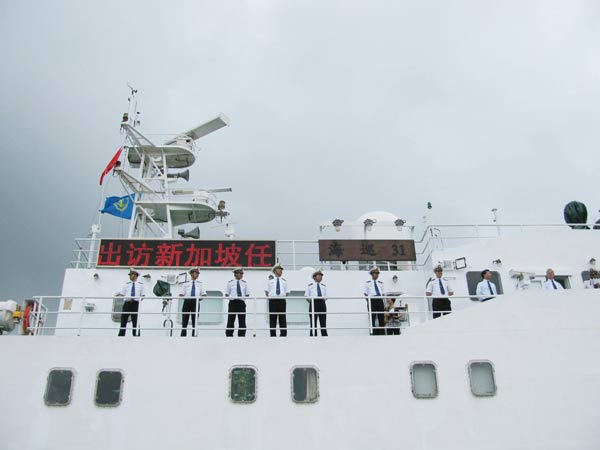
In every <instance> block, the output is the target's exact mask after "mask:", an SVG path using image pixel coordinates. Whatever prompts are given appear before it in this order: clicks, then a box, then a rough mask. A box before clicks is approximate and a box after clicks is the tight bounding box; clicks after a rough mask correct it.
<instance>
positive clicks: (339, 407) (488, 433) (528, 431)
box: [0, 290, 600, 450]
mask: <svg viewBox="0 0 600 450" xmlns="http://www.w3.org/2000/svg"><path fill="white" fill-rule="evenodd" d="M597 296H598V293H597V292H596V291H592V290H590V291H583V290H567V291H562V292H558V293H555V292H548V291H520V292H517V293H513V294H511V295H507V296H505V297H503V298H497V299H495V300H492V301H489V302H486V303H483V304H477V305H476V306H477V307H473V308H469V309H466V310H462V311H460V312H457V313H454V314H452V315H450V316H446V317H443V318H441V319H438V320H434V321H430V322H428V323H426V324H423V325H421V326H418V327H413V328H411V329H409V330H406V331H405V332H404V333H403V334H402V335H401V336H398V337H388V336H382V337H368V336H339V337H335V336H334V337H330V338H327V339H326V338H318V339H316V338H312V339H311V338H309V337H301V338H299V337H288V338H286V339H280V338H276V339H271V338H254V339H253V338H245V339H235V338H234V339H227V338H225V337H222V338H221V337H216V338H206V339H179V338H172V339H165V338H158V337H157V338H139V339H138V338H130V337H127V338H123V339H118V338H116V337H85V336H83V337H58V336H57V337H37V338H36V337H32V338H24V337H6V338H5V339H3V340H2V342H3V350H2V353H3V357H4V360H5V361H13V362H16V361H19V363H18V364H9V365H7V366H4V367H3V368H2V372H1V373H2V380H3V382H2V383H0V396H1V397H2V398H3V399H4V402H5V403H4V404H5V406H6V409H5V413H4V414H2V415H0V429H2V430H4V433H3V437H2V448H3V449H5V450H16V449H18V450H29V449H32V450H33V449H48V448H52V449H80V448H87V449H104V448H123V449H124V448H127V449H145V450H152V449H164V448H177V449H192V448H194V449H206V450H209V449H211V450H213V449H262V450H271V449H272V450H280V449H299V450H300V449H302V450H304V449H307V448H313V449H340V450H341V449H356V450H398V449H440V450H441V449H443V450H452V449H456V450H464V449H474V450H475V449H477V450H480V449H498V450H500V449H502V450H506V449H528V450H529V449H578V450H579V449H597V448H598V447H599V446H600V428H598V426H597V419H598V417H599V414H598V413H599V411H598V409H599V406H598V401H597V400H598V398H599V397H600V357H599V356H600V327H598V317H600V301H599V299H598V298H597ZM565 317H570V318H571V319H572V320H568V321H566V320H565ZM472 360H488V361H490V362H491V363H492V364H493V367H494V373H495V381H496V385H497V393H496V395H495V396H493V397H487V398H479V397H475V396H473V394H472V393H471V392H470V388H469V376H468V371H467V366H468V363H469V361H472ZM416 361H431V362H433V363H434V364H435V365H436V369H437V379H438V387H439V395H438V396H437V398H434V399H416V398H415V397H414V396H413V395H412V392H411V380H410V365H411V363H413V362H416ZM236 365H251V366H254V367H256V368H257V371H258V378H257V399H256V401H255V402H254V403H251V404H234V403H232V402H231V401H230V400H229V398H228V392H229V387H228V382H229V370H230V369H231V368H232V367H233V366H236ZM298 365H309V366H314V367H316V368H318V371H319V400H318V401H317V402H316V403H313V404H297V403H294V402H293V401H292V399H291V369H292V367H294V366H298ZM56 367H67V368H72V369H74V371H75V373H76V375H75V379H74V387H73V393H72V401H71V404H70V405H68V406H66V407H47V406H45V405H44V400H43V396H44V390H45V385H46V377H47V375H48V371H49V370H50V369H51V368H56ZM107 368H110V369H119V370H122V371H123V373H124V376H125V381H124V385H123V394H122V403H121V404H120V406H118V407H116V408H99V407H97V406H95V405H94V386H95V382H96V374H97V372H98V370H100V369H107ZM24 418H27V419H26V421H24Z"/></svg>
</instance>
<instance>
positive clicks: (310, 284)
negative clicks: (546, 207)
mask: <svg viewBox="0 0 600 450" xmlns="http://www.w3.org/2000/svg"><path fill="white" fill-rule="evenodd" d="M313 284H315V283H308V285H309V286H312V285H313ZM321 284H323V283H321Z"/></svg>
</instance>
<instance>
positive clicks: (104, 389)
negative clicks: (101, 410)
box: [94, 370, 124, 407]
mask: <svg viewBox="0 0 600 450" xmlns="http://www.w3.org/2000/svg"><path fill="white" fill-rule="evenodd" d="M123 382H124V377H123V373H122V372H121V371H119V370H101V371H100V372H98V376H97V378H96V395H95V399H94V401H95V403H96V405H97V406H104V407H114V406H119V405H120V404H121V398H122V393H123Z"/></svg>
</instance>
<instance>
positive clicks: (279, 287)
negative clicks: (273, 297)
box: [275, 278, 281, 295]
mask: <svg viewBox="0 0 600 450" xmlns="http://www.w3.org/2000/svg"><path fill="white" fill-rule="evenodd" d="M275 294H277V295H279V294H281V286H280V285H279V278H277V287H276V288H275Z"/></svg>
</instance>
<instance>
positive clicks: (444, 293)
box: [438, 278, 446, 295]
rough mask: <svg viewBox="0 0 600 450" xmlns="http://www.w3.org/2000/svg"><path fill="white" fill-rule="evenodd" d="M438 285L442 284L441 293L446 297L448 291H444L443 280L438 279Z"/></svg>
mask: <svg viewBox="0 0 600 450" xmlns="http://www.w3.org/2000/svg"><path fill="white" fill-rule="evenodd" d="M438 283H440V292H441V293H442V295H446V289H444V285H443V284H442V279H441V278H438Z"/></svg>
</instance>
